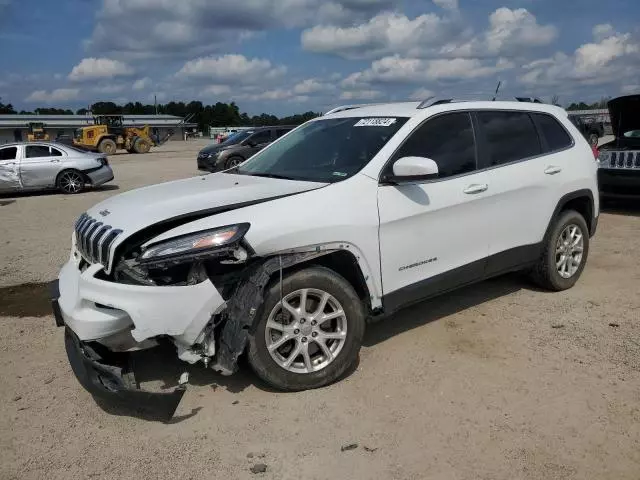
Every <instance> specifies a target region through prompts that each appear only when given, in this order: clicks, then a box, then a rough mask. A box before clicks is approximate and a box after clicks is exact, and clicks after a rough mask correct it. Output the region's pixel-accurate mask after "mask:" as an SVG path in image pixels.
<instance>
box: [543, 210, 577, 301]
mask: <svg viewBox="0 0 640 480" xmlns="http://www.w3.org/2000/svg"><path fill="white" fill-rule="evenodd" d="M588 255H589V228H588V227H587V222H586V221H585V219H584V217H583V216H582V215H580V214H579V213H578V212H576V211H574V210H567V211H565V212H562V213H561V214H560V216H559V217H558V218H557V219H556V220H555V222H554V224H553V226H552V229H551V233H550V235H548V236H547V238H546V239H545V245H544V248H543V251H542V255H541V256H540V259H539V260H538V263H537V264H536V266H535V267H534V269H533V272H532V277H533V280H534V281H535V282H536V283H537V284H538V285H540V286H541V287H543V288H546V289H548V290H554V291H561V290H567V289H569V288H571V287H573V286H574V285H575V284H576V282H577V281H578V279H579V278H580V275H582V271H583V270H584V266H585V264H586V262H587V256H588Z"/></svg>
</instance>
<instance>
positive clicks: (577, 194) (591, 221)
mask: <svg viewBox="0 0 640 480" xmlns="http://www.w3.org/2000/svg"><path fill="white" fill-rule="evenodd" d="M582 197H587V198H588V199H589V201H590V203H591V218H585V220H586V221H587V224H588V225H590V229H589V235H590V236H591V237H593V236H594V235H595V233H596V231H595V229H596V227H597V224H598V222H597V221H596V215H595V202H594V200H593V193H592V192H591V190H589V189H586V188H584V189H582V190H576V191H574V192H571V193H567V194H566V195H564V196H563V197H562V198H560V200H559V201H558V204H557V205H556V208H555V210H554V211H553V215H551V218H550V220H549V226H548V227H547V231H546V232H545V234H544V239H545V240H546V239H547V238H548V235H549V234H550V232H551V229H552V228H553V220H554V219H555V218H557V217H558V215H559V214H560V212H561V211H562V210H563V209H564V207H565V206H566V205H567V203H569V202H570V201H571V200H575V199H576V198H582Z"/></svg>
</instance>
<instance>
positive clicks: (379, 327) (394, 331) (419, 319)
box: [363, 273, 546, 347]
mask: <svg viewBox="0 0 640 480" xmlns="http://www.w3.org/2000/svg"><path fill="white" fill-rule="evenodd" d="M522 289H526V290H532V291H546V290H542V289H540V288H538V287H536V286H534V285H532V284H531V283H530V282H529V281H528V279H527V278H526V276H525V275H523V274H522V273H512V274H508V275H504V276H501V277H496V278H492V279H490V280H485V281H483V282H481V283H476V284H474V285H470V286H468V287H464V288H461V289H459V290H455V291H453V292H450V293H447V294H444V295H442V296H439V297H435V298H433V299H431V300H426V301H423V302H420V303H417V304H415V305H413V306H411V307H407V308H404V309H402V310H400V311H399V312H397V313H396V314H394V315H390V316H388V317H385V318H382V319H380V321H377V322H375V323H372V324H370V325H368V326H367V331H366V332H365V336H364V340H363V345H365V346H367V347H372V346H374V345H377V344H378V343H382V342H384V341H386V340H388V339H390V338H392V337H394V336H396V335H398V334H400V333H403V332H407V331H409V330H413V329H414V328H418V327H421V326H423V325H427V324H428V323H431V322H435V321H437V320H441V319H443V318H445V317H448V316H449V315H453V314H455V313H458V312H461V311H463V310H467V309H468V308H472V307H475V306H478V305H481V304H483V303H485V302H489V301H491V300H495V299H497V298H500V297H504V296H506V295H510V294H512V293H515V292H517V291H520V290H522Z"/></svg>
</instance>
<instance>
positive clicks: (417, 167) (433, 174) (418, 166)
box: [385, 157, 438, 183]
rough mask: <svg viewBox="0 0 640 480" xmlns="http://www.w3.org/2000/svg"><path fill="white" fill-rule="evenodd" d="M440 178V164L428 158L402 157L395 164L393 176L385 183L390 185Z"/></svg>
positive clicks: (388, 176)
mask: <svg viewBox="0 0 640 480" xmlns="http://www.w3.org/2000/svg"><path fill="white" fill-rule="evenodd" d="M437 177H438V164H437V163H436V162H434V161H433V160H431V159H430V158H426V157H402V158H400V159H398V160H396V162H395V163H394V164H393V174H392V175H387V176H386V178H385V181H387V182H390V183H408V182H416V181H421V180H431V179H433V178H437Z"/></svg>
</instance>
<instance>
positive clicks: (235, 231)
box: [139, 223, 249, 262]
mask: <svg viewBox="0 0 640 480" xmlns="http://www.w3.org/2000/svg"><path fill="white" fill-rule="evenodd" d="M248 230H249V224H248V223H240V224H238V225H230V226H228V227H221V228H216V229H214V230H205V231H204V232H198V233H194V234H189V235H185V236H183V237H178V238H174V239H171V240H166V241H163V242H160V243H157V244H155V245H150V246H148V247H147V248H145V249H144V250H143V252H142V255H140V257H139V260H141V261H142V262H145V261H156V260H170V259H174V258H184V257H193V256H200V255H202V254H205V255H206V254H207V253H211V252H212V251H215V250H217V249H224V247H226V246H230V245H233V244H235V243H237V242H239V241H240V240H241V239H242V238H243V237H244V236H245V234H246V233H247V231H248Z"/></svg>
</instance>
